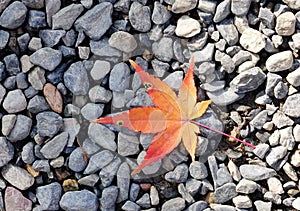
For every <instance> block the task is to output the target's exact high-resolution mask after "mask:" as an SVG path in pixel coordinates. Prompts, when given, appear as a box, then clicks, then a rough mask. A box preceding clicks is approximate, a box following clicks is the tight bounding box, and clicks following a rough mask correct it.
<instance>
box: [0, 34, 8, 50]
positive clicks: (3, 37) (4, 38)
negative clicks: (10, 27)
mask: <svg viewBox="0 0 300 211" xmlns="http://www.w3.org/2000/svg"><path fill="white" fill-rule="evenodd" d="M8 39H9V33H8V32H7V31H4V30H0V49H4V48H5V46H6V44H7V42H8Z"/></svg>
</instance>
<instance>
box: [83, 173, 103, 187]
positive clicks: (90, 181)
mask: <svg viewBox="0 0 300 211" xmlns="http://www.w3.org/2000/svg"><path fill="white" fill-rule="evenodd" d="M98 180H99V176H98V175H97V174H90V175H88V176H85V177H82V178H80V179H79V180H78V183H79V184H81V185H86V186H90V187H94V186H95V184H96V183H97V182H98Z"/></svg>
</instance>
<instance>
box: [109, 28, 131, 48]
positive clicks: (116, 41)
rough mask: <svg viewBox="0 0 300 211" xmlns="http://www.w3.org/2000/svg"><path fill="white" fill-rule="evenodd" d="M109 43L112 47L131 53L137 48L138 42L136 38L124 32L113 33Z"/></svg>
mask: <svg viewBox="0 0 300 211" xmlns="http://www.w3.org/2000/svg"><path fill="white" fill-rule="evenodd" d="M108 43H109V45H110V46H112V47H114V48H116V49H118V50H120V51H123V52H125V53H130V52H132V51H134V50H135V49H136V48H137V42H136V40H135V38H134V36H133V35H131V34H129V33H128V32H123V31H118V32H115V33H113V34H112V35H111V36H110V38H109V40H108Z"/></svg>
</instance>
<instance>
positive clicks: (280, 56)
mask: <svg viewBox="0 0 300 211" xmlns="http://www.w3.org/2000/svg"><path fill="white" fill-rule="evenodd" d="M292 65H293V54H292V51H283V52H279V53H275V54H273V55H271V56H270V57H269V58H268V59H267V61H266V68H267V70H268V71H270V72H280V71H284V70H288V69H290V68H291V67H292Z"/></svg>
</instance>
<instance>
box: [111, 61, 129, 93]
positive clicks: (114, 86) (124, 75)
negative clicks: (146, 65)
mask: <svg viewBox="0 0 300 211" xmlns="http://www.w3.org/2000/svg"><path fill="white" fill-rule="evenodd" d="M129 76H130V69H129V67H128V65H127V64H125V63H124V62H121V63H118V64H116V65H115V66H114V67H113V69H112V70H111V72H110V77H109V88H110V89H111V90H112V91H119V92H121V91H124V90H125V89H128V88H129V79H130V78H129Z"/></svg>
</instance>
